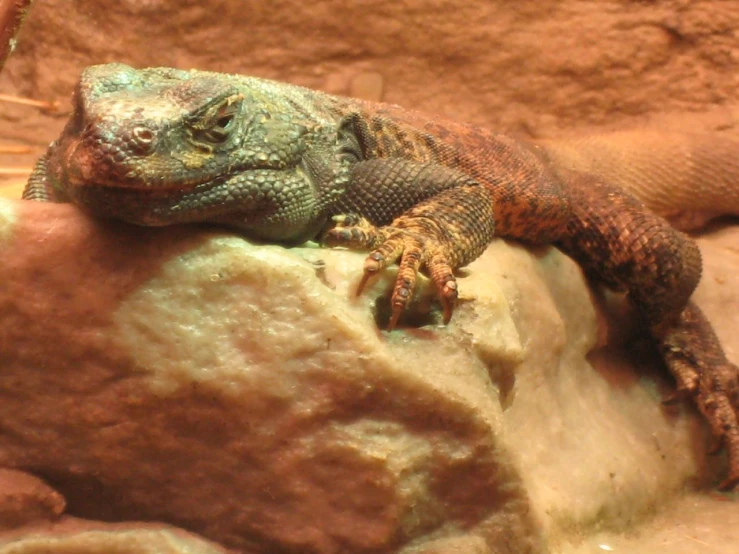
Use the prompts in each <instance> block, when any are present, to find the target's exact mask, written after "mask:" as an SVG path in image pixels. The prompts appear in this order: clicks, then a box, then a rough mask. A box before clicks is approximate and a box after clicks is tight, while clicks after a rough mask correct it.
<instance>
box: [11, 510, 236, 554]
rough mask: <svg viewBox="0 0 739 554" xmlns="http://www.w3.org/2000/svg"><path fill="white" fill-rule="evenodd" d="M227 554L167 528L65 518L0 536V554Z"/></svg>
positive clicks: (210, 544)
mask: <svg viewBox="0 0 739 554" xmlns="http://www.w3.org/2000/svg"><path fill="white" fill-rule="evenodd" d="M50 552H53V553H55V554H112V553H115V554H227V552H228V550H226V549H224V548H221V547H219V546H218V545H216V544H213V543H210V542H208V541H205V540H203V539H201V538H199V537H195V536H193V535H191V534H189V533H185V532H184V531H182V530H180V529H176V528H172V527H168V526H163V525H155V524H147V523H135V524H105V523H100V522H92V521H85V520H81V519H77V518H71V517H65V518H64V519H63V520H62V521H60V522H59V523H55V524H53V525H51V526H47V527H45V528H43V529H42V528H34V527H29V528H25V529H23V530H22V532H16V533H2V534H0V554H49V553H50Z"/></svg>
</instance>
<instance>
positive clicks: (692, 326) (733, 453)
mask: <svg viewBox="0 0 739 554" xmlns="http://www.w3.org/2000/svg"><path fill="white" fill-rule="evenodd" d="M660 348H661V350H662V353H663V356H664V359H665V362H666V363H667V366H668V367H669V369H670V371H671V372H672V374H673V375H674V376H675V379H676V381H677V393H678V396H690V397H692V398H693V401H694V402H695V404H696V406H697V407H698V410H699V411H700V412H701V413H702V414H703V416H704V417H705V418H706V420H707V421H708V424H709V425H710V427H711V431H712V432H713V446H712V448H711V451H713V452H715V451H717V450H718V449H719V448H720V447H721V446H722V445H723V446H724V448H726V451H727V453H728V457H729V474H728V476H727V478H726V479H724V481H722V482H721V484H720V485H719V488H720V489H721V490H729V489H733V488H734V487H735V486H736V485H737V484H738V483H739V367H737V366H736V365H734V364H732V363H731V362H729V361H728V360H727V359H726V356H725V355H724V352H723V350H722V349H721V347H720V345H719V342H718V338H717V337H716V335H715V333H714V331H713V329H712V328H711V327H710V324H709V323H708V320H706V318H705V316H704V315H703V313H702V312H701V311H700V310H699V309H698V307H697V306H696V305H695V304H693V303H689V304H688V306H687V307H686V308H685V309H684V310H683V313H682V314H681V315H680V318H679V320H678V321H677V323H676V324H674V325H672V326H670V328H669V329H668V330H667V331H666V332H664V333H663V334H662V337H661V339H660Z"/></svg>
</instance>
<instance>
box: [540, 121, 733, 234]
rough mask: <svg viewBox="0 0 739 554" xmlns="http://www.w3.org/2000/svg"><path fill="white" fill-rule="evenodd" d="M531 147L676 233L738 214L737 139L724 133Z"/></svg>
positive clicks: (655, 134) (616, 135)
mask: <svg viewBox="0 0 739 554" xmlns="http://www.w3.org/2000/svg"><path fill="white" fill-rule="evenodd" d="M536 144H537V145H538V146H539V147H540V148H541V149H542V150H543V151H544V152H545V154H546V155H547V157H548V158H549V160H550V161H551V162H552V164H553V165H554V166H555V167H557V168H562V169H566V170H572V171H577V172H586V173H591V174H593V175H598V176H599V177H601V178H603V179H605V180H606V181H608V182H609V183H610V184H612V185H617V186H619V187H621V188H623V189H624V190H626V191H628V192H630V193H631V194H633V195H634V196H636V197H637V198H638V199H639V200H641V201H642V202H643V203H644V204H645V205H646V206H647V207H648V208H649V209H651V210H652V211H653V212H655V213H656V214H658V215H661V216H662V217H665V218H666V219H668V220H669V221H670V222H671V223H672V224H673V225H674V226H675V227H677V228H679V229H682V230H690V229H696V228H698V227H702V226H703V225H705V223H706V222H707V221H708V220H710V219H712V218H714V217H717V216H720V215H727V214H730V215H739V140H737V139H736V138H733V137H731V136H729V135H728V134H721V133H713V134H700V133H673V132H667V131H662V132H660V131H649V130H633V131H619V132H613V133H603V134H597V135H591V136H585V137H582V138H573V139H563V140H560V139H557V140H541V141H536Z"/></svg>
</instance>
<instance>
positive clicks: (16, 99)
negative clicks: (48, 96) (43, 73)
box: [0, 0, 59, 112]
mask: <svg viewBox="0 0 739 554" xmlns="http://www.w3.org/2000/svg"><path fill="white" fill-rule="evenodd" d="M2 1H3V0H0V2H2ZM0 101H1V102H11V103H13V104H23V105H24V106H35V107H37V108H41V109H42V110H46V111H49V112H58V111H59V104H58V102H50V101H48V100H34V99H33V98H23V97H21V96H13V95H11V94H0Z"/></svg>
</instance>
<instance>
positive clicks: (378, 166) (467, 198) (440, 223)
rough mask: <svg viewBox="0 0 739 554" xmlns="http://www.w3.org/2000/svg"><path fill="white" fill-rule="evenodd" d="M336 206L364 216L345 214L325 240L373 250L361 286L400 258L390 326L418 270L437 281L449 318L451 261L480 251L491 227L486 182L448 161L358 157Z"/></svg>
mask: <svg viewBox="0 0 739 554" xmlns="http://www.w3.org/2000/svg"><path fill="white" fill-rule="evenodd" d="M339 211H340V212H341V213H342V214H357V215H359V216H360V217H361V219H359V220H356V219H354V218H351V217H349V218H342V219H341V220H340V221H339V225H337V226H336V227H334V228H333V229H330V230H328V231H327V232H326V233H325V235H324V237H323V242H324V243H326V244H327V245H329V246H338V245H341V246H348V247H350V248H355V249H363V250H370V254H369V256H368V257H367V259H366V261H365V263H364V276H363V278H362V280H361V281H360V284H359V287H358V291H357V293H358V294H359V293H360V292H361V290H362V288H363V287H364V285H365V283H366V282H367V280H368V279H369V278H370V277H371V276H372V275H375V274H377V273H378V272H379V271H381V270H382V269H384V268H385V267H387V266H389V265H391V264H393V263H396V262H398V264H399V270H398V277H397V279H396V282H395V286H394V288H393V293H392V298H391V305H392V316H391V319H390V322H389V324H388V329H393V328H394V327H395V325H396V324H397V322H398V319H399V318H400V315H401V314H402V313H403V311H404V310H405V308H406V307H407V305H408V303H409V302H410V300H411V298H412V296H413V290H414V288H415V284H416V276H417V274H418V272H419V271H421V270H424V271H425V272H427V273H428V274H429V276H430V277H431V280H432V282H433V283H434V285H435V286H436V289H437V292H438V294H439V298H440V301H441V304H442V307H443V311H444V322H445V323H447V322H448V321H449V320H450V318H451V316H452V311H453V310H454V304H455V301H456V298H457V283H456V279H455V277H454V273H453V271H454V269H456V268H458V267H461V266H463V265H465V264H467V263H469V262H470V261H472V260H474V259H475V258H477V257H478V256H479V255H480V254H482V252H483V251H484V250H485V247H486V246H487V245H488V243H489V242H490V241H491V240H492V238H493V234H494V230H495V216H494V211H493V197H492V195H491V194H490V192H489V191H488V190H487V189H485V187H483V186H482V185H480V184H478V183H477V182H476V181H475V180H474V179H471V178H470V177H468V176H466V175H464V174H462V173H461V172H458V171H455V170H452V169H449V168H447V167H444V166H441V165H436V164H421V163H418V162H414V161H411V160H405V159H376V160H367V161H363V162H358V163H356V164H355V165H354V167H353V169H352V179H351V185H350V186H349V189H348V190H347V193H346V194H345V195H344V199H343V200H342V201H341V202H340V205H339Z"/></svg>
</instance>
